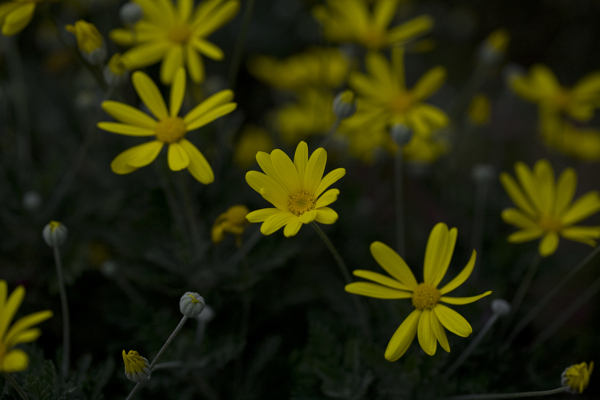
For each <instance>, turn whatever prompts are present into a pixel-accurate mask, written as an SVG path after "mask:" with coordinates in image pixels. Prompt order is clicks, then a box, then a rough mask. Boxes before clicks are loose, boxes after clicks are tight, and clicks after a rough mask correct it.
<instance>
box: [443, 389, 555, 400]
mask: <svg viewBox="0 0 600 400" xmlns="http://www.w3.org/2000/svg"><path fill="white" fill-rule="evenodd" d="M564 391H565V388H563V387H559V388H556V389H552V390H541V391H538V392H519V393H506V394H494V393H491V394H466V395H460V396H451V397H446V398H445V399H444V400H495V399H518V398H522V397H540V396H550V395H553V394H558V393H563V392H564Z"/></svg>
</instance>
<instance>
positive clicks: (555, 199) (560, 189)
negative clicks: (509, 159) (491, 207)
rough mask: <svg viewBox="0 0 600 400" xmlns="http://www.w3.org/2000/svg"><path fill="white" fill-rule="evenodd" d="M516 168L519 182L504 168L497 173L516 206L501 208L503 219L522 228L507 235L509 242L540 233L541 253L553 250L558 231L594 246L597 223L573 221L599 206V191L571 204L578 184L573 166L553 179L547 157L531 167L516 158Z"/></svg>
mask: <svg viewBox="0 0 600 400" xmlns="http://www.w3.org/2000/svg"><path fill="white" fill-rule="evenodd" d="M515 172H516V173H517V178H518V179H519V183H517V182H516V181H515V180H514V179H513V178H512V177H511V176H510V175H509V174H507V173H506V172H503V173H502V174H501V175H500V180H501V181H502V185H503V186H504V189H505V190H506V193H508V195H509V196H510V198H511V199H512V201H513V202H514V203H515V205H516V206H517V207H518V208H519V209H515V208H507V209H505V210H504V211H502V219H503V220H504V222H506V223H507V224H511V225H515V226H517V227H519V228H521V230H520V231H517V232H515V233H513V234H511V235H510V236H509V237H508V241H509V242H511V243H522V242H527V241H530V240H535V239H538V238H540V237H542V240H541V241H540V245H539V252H540V254H541V255H542V256H543V257H546V256H549V255H551V254H554V252H555V251H556V248H557V247H558V240H559V238H558V237H559V235H560V236H562V237H564V238H565V239H569V240H575V241H577V242H581V243H585V244H589V245H590V246H596V241H595V240H594V239H598V238H600V227H598V226H573V224H575V223H577V222H579V221H581V220H582V219H584V218H587V217H589V216H590V215H592V214H594V213H596V212H598V211H599V210H600V195H599V194H598V192H596V191H593V192H588V193H586V194H585V195H583V196H581V197H580V198H579V199H578V200H577V201H575V202H574V203H573V204H571V202H572V201H573V196H574V194H575V189H576V187H577V174H576V173H575V170H574V169H573V168H567V169H565V170H564V171H563V172H562V174H561V175H560V177H559V178H558V181H557V182H556V183H555V181H554V171H553V170H552V166H551V165H550V163H549V162H548V161H547V160H540V161H538V162H537V163H535V166H534V168H533V171H532V170H530V169H529V168H528V167H527V165H525V163H522V162H518V163H516V164H515Z"/></svg>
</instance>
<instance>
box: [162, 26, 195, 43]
mask: <svg viewBox="0 0 600 400" xmlns="http://www.w3.org/2000/svg"><path fill="white" fill-rule="evenodd" d="M191 34H192V31H191V30H190V29H189V28H188V27H187V26H175V27H173V28H171V29H170V30H169V33H168V34H167V36H168V38H169V40H170V41H171V42H175V43H185V42H187V40H188V39H189V38H190V35H191Z"/></svg>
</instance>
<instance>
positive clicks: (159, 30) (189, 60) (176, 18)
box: [110, 0, 240, 84]
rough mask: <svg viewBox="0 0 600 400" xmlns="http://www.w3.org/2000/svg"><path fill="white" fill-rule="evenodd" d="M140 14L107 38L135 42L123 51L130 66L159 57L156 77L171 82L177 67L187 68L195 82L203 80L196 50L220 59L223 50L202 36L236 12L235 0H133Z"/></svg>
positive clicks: (164, 82) (126, 62)
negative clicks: (130, 24)
mask: <svg viewBox="0 0 600 400" xmlns="http://www.w3.org/2000/svg"><path fill="white" fill-rule="evenodd" d="M135 2H136V3H138V4H139V5H140V6H141V7H142V9H143V11H144V18H143V19H142V20H141V21H140V22H138V23H136V24H135V25H134V26H133V31H134V32H132V31H131V29H115V30H113V31H112V32H111V33H110V38H111V39H112V40H113V41H114V42H115V43H117V44H120V45H122V46H135V47H134V48H132V49H131V50H128V51H127V52H125V53H124V54H123V61H124V62H125V65H126V66H127V68H128V69H130V70H136V69H138V68H142V67H145V66H147V65H152V64H155V63H157V62H158V61H160V60H162V64H161V68H160V80H161V82H162V83H163V84H171V82H173V78H174V77H175V72H176V71H177V69H179V67H182V66H184V64H186V65H187V71H188V73H189V75H190V77H191V78H192V80H193V81H194V82H196V83H200V82H202V81H203V80H204V65H203V64H202V59H201V58H200V55H199V54H202V55H205V56H206V57H209V58H212V59H213V60H222V59H223V56H224V55H223V51H222V50H221V49H220V48H218V47H217V46H215V45H214V44H212V43H211V42H209V41H208V40H206V37H208V36H209V35H210V34H211V33H213V32H214V31H215V30H217V29H219V28H220V27H221V26H223V25H225V24H226V23H227V22H229V21H230V20H231V19H232V18H233V17H234V16H235V15H236V14H237V12H238V10H239V8H240V2H239V1H238V0H207V1H203V2H202V3H201V4H200V5H198V7H196V9H195V10H193V7H194V2H193V1H192V0H178V2H177V7H175V5H174V4H173V3H172V2H171V0H161V1H151V0H135Z"/></svg>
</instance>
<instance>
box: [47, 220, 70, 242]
mask: <svg viewBox="0 0 600 400" xmlns="http://www.w3.org/2000/svg"><path fill="white" fill-rule="evenodd" d="M68 232H69V230H68V229H67V227H66V226H64V225H63V224H61V223H60V222H56V221H50V223H49V224H48V225H46V226H45V227H44V230H43V231H42V236H43V237H44V240H45V241H46V244H47V245H48V246H50V247H54V246H62V245H63V243H65V240H67V233H68Z"/></svg>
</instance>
